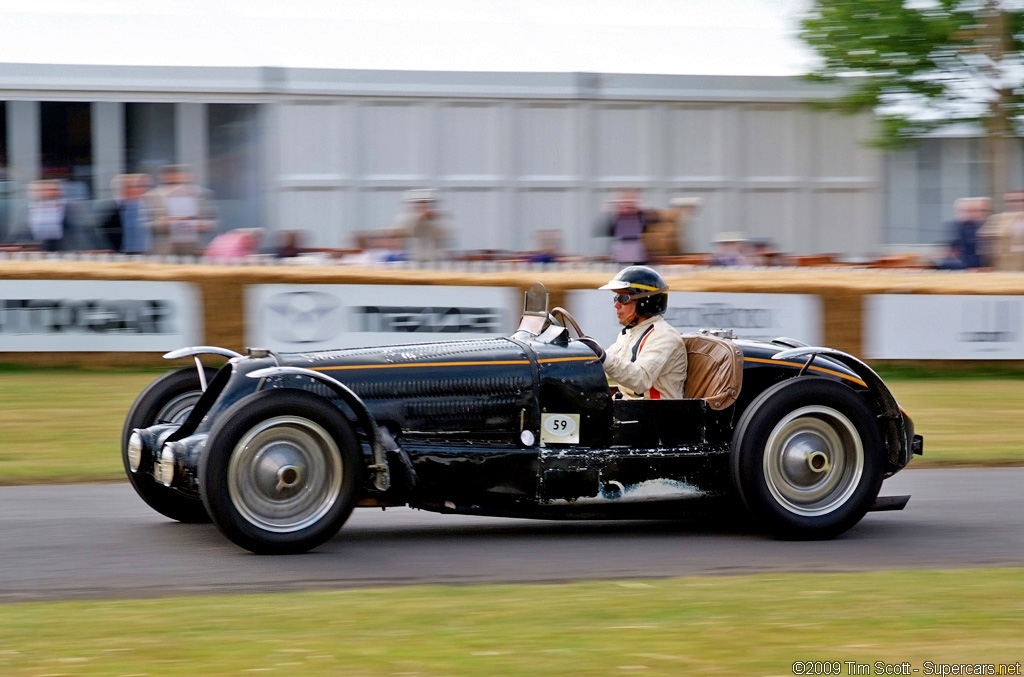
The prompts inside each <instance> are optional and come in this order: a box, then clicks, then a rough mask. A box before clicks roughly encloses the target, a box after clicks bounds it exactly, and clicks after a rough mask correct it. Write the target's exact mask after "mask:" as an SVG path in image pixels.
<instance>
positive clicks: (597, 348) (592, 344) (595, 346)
mask: <svg viewBox="0 0 1024 677" xmlns="http://www.w3.org/2000/svg"><path fill="white" fill-rule="evenodd" d="M579 342H580V343H582V344H583V345H585V346H587V347H588V348H590V349H591V350H593V351H594V354H595V355H597V359H599V360H601V364H604V348H602V347H601V344H600V343H598V342H597V341H595V340H594V339H592V338H590V337H589V336H581V337H580V338H579Z"/></svg>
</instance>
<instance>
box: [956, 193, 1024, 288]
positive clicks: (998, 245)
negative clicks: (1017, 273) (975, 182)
mask: <svg viewBox="0 0 1024 677" xmlns="http://www.w3.org/2000/svg"><path fill="white" fill-rule="evenodd" d="M1003 209H1004V210H1005V211H1003V212H1000V213H999V214H995V215H993V216H992V217H990V218H989V219H988V220H987V221H985V223H984V225H983V226H981V228H980V230H978V231H977V238H978V240H979V241H980V245H979V246H980V248H981V249H982V251H983V252H984V253H985V256H986V258H987V259H988V260H989V261H990V262H991V264H992V267H993V268H994V269H996V270H1024V191H1014V192H1012V193H1007V194H1006V195H1005V196H1004V197H1003ZM964 263H965V264H969V262H968V261H967V260H966V257H965V261H964ZM967 267H969V268H970V267H973V266H970V265H968V266H967Z"/></svg>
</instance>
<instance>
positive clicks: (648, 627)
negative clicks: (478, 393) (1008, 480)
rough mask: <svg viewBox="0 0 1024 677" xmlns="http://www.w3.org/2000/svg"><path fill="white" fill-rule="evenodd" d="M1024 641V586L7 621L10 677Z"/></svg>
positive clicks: (190, 602)
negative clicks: (18, 676)
mask: <svg viewBox="0 0 1024 677" xmlns="http://www.w3.org/2000/svg"><path fill="white" fill-rule="evenodd" d="M1022 627H1024V570H1022V569H995V570H961V571H944V572H936V571H927V572H909V571H908V572H884V573H868V574H767V575H756V576H737V577H710V578H708V577H702V578H681V579H665V580H649V581H620V582H615V581H609V582H587V583H573V584H565V585H517V586H502V585H487V586H470V587H433V586H417V587H403V588H390V589H361V590H337V591H320V592H304V593H276V594H260V595H247V596H232V597H228V596H211V597H179V598H169V599H157V600H131V601H90V602H55V603H33V604H7V605H0V674H4V675H8V676H10V675H39V674H63V675H121V674H133V675H167V674H177V675H186V674H187V675H193V674H201V675H238V674H247V673H248V672H250V671H251V672H256V673H260V672H267V673H269V674H281V675H285V674H288V675H291V674H301V675H341V674H344V675H423V676H428V675H473V676H476V675H558V676H562V675H622V674H642V675H792V674H794V672H793V663H794V662H795V661H828V662H833V661H838V662H840V667H841V670H840V671H834V672H831V673H825V674H836V675H838V674H843V675H846V674H872V675H874V674H882V673H879V672H876V671H875V663H876V662H878V661H881V662H882V663H884V664H889V665H890V666H891V665H896V664H903V663H904V662H909V664H910V668H911V669H914V668H916V669H918V670H919V671H920V672H918V673H913V672H907V673H903V674H928V673H927V672H925V671H924V670H925V662H926V661H932V662H934V663H936V664H965V663H970V664H978V663H982V664H984V663H994V664H1000V663H1002V664H1018V663H1019V662H1020V661H1021V660H1022V659H1024V643H1022V641H1021V639H1022V634H1021V628H1022ZM846 661H851V662H853V663H855V664H859V665H865V664H866V665H869V666H870V671H868V672H864V671H861V672H859V673H858V672H856V671H851V670H853V668H852V666H851V665H848V664H846ZM808 674H810V673H808ZM818 674H822V673H821V672H819V673H818ZM890 674H892V673H890ZM897 674H899V673H897ZM933 674H937V673H933ZM1011 674H1020V673H1019V672H1017V673H1011Z"/></svg>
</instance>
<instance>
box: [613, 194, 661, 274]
mask: <svg viewBox="0 0 1024 677" xmlns="http://www.w3.org/2000/svg"><path fill="white" fill-rule="evenodd" d="M609 208H610V209H609V211H610V213H609V214H608V216H607V217H605V218H604V219H603V220H602V222H601V226H600V230H599V232H600V233H601V234H602V235H604V236H606V237H612V238H614V240H615V241H614V242H613V243H612V260H613V261H615V262H616V263H625V264H630V263H632V264H644V263H647V259H648V258H649V257H648V253H647V247H646V246H645V245H644V233H646V232H647V228H648V226H650V225H651V224H652V223H654V222H655V221H656V220H657V218H658V216H657V214H656V213H654V212H649V211H645V210H643V209H641V208H640V191H639V190H638V189H633V188H627V189H624V190H620V191H619V192H618V193H617V194H616V196H615V197H614V198H613V199H612V200H611V202H610V203H609Z"/></svg>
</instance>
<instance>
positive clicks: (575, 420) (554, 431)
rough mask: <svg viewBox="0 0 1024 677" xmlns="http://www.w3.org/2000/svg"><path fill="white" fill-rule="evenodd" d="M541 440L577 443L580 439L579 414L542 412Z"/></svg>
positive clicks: (557, 442)
mask: <svg viewBox="0 0 1024 677" xmlns="http://www.w3.org/2000/svg"><path fill="white" fill-rule="evenodd" d="M540 441H541V442H554V443H556V444H576V443H579V441H580V415H579V414H542V415H541V431H540Z"/></svg>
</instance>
